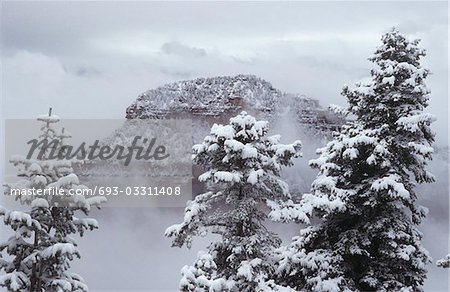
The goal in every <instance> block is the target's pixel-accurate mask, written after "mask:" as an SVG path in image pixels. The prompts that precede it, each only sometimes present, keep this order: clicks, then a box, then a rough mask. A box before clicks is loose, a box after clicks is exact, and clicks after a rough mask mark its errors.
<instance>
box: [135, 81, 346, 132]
mask: <svg viewBox="0 0 450 292" xmlns="http://www.w3.org/2000/svg"><path fill="white" fill-rule="evenodd" d="M242 110H245V111H247V112H249V113H251V114H253V115H255V116H257V117H258V118H263V119H268V120H269V121H276V120H277V119H279V118H280V117H281V116H286V115H287V116H289V117H291V119H292V121H291V122H292V123H298V124H300V125H301V126H302V127H303V128H304V129H305V130H307V131H310V132H311V133H312V134H314V135H316V134H318V135H327V134H329V133H330V132H331V131H332V130H335V129H337V128H338V127H339V125H340V124H341V123H342V119H341V118H340V117H337V116H336V115H334V114H333V113H331V112H330V111H328V110H326V109H323V108H322V107H321V106H320V105H319V102H318V101H317V100H314V99H311V98H308V97H305V96H301V95H294V94H288V93H283V92H281V91H280V90H278V89H276V88H274V87H273V86H272V85H271V84H270V83H269V82H267V81H265V80H263V79H261V78H258V77H255V76H252V75H237V76H225V77H213V78H198V79H194V80H188V81H180V82H175V83H171V84H167V85H164V86H161V87H158V88H156V89H151V90H148V91H146V92H144V93H143V94H141V95H140V96H139V97H138V98H137V100H136V101H135V102H133V104H132V105H130V106H129V107H128V108H127V110H126V118H127V119H161V118H187V119H192V120H193V122H194V123H195V124H196V126H205V127H210V125H212V124H213V123H226V122H228V119H229V118H230V117H232V116H234V115H236V114H237V113H239V112H240V111H242ZM194 140H197V139H195V138H194Z"/></svg>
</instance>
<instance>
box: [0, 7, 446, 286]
mask: <svg viewBox="0 0 450 292" xmlns="http://www.w3.org/2000/svg"><path fill="white" fill-rule="evenodd" d="M1 5H2V6H1V8H2V11H1V29H2V40H1V60H2V72H1V73H2V74H3V75H2V86H1V90H2V108H1V112H2V115H3V117H5V118H34V117H36V116H37V115H38V114H41V113H45V112H46V111H47V109H48V107H49V106H52V107H53V108H54V110H55V113H56V114H58V115H60V116H61V117H64V118H123V117H124V116H125V109H126V107H127V106H128V105H129V104H131V102H133V100H135V98H136V97H137V96H138V94H140V93H142V92H143V91H145V90H148V89H151V88H154V87H157V86H160V85H163V84H165V83H168V82H173V81H177V80H186V79H191V78H195V77H207V76H219V75H234V74H239V73H248V74H254V75H257V76H259V77H262V78H264V79H266V80H267V81H269V82H271V83H272V84H273V85H274V86H275V87H276V88H278V89H280V90H282V91H286V92H292V93H301V94H306V95H308V96H310V97H313V98H316V99H319V100H320V102H321V104H322V105H323V106H326V105H327V104H329V103H335V104H340V105H345V99H344V98H343V97H341V96H340V92H341V89H342V86H343V85H344V84H353V83H354V82H356V81H358V80H361V79H363V78H365V77H367V76H368V75H369V68H370V63H369V62H368V61H367V58H368V57H369V56H370V55H371V54H372V53H373V52H374V50H375V48H376V46H377V45H378V44H380V37H381V35H382V34H383V33H384V32H386V31H387V30H388V29H389V28H391V27H392V26H397V27H398V28H399V29H400V30H401V31H402V32H403V33H405V34H406V35H407V36H408V37H410V38H421V39H422V47H423V48H425V49H427V52H428V56H427V57H426V58H425V59H424V61H423V64H424V65H425V66H427V67H429V68H430V69H431V70H432V71H433V75H431V76H429V78H428V81H427V84H428V85H429V87H430V89H431V91H432V96H431V105H430V107H429V112H432V113H434V114H435V115H436V116H437V117H438V121H437V122H436V123H435V124H434V128H435V129H436V130H437V133H438V143H439V144H441V145H442V144H444V143H445V142H446V141H447V125H448V101H447V99H448V95H447V78H448V76H447V70H448V60H447V46H448V35H447V30H448V23H447V20H448V17H447V13H448V12H447V11H448V9H447V2H431V1H426V2H406V1H404V2H364V3H362V2H283V3H275V2H227V3H217V2H216V3H211V2H196V3H180V2H170V3H158V2H135V3H126V2H72V3H67V2H66V3H61V2H59V3H58V2H2V3H1ZM446 171H448V168H447V169H446V170H443V171H442V173H444V174H445V173H447V174H448V172H446ZM445 179H446V178H445V175H444V176H443V178H442V179H441V181H440V183H441V184H440V185H438V188H440V190H441V191H440V192H439V191H438V193H439V194H437V195H439V196H440V199H435V200H434V201H433V202H435V204H438V205H439V204H440V205H441V206H443V205H444V206H445V202H448V198H447V196H448V194H446V193H445V192H446V187H448V181H447V184H445ZM437 195H436V196H437ZM432 198H433V197H432ZM429 200H431V199H429ZM442 202H444V203H442ZM430 204H431V203H430ZM444 209H445V208H444ZM144 211H145V210H144ZM114 212H116V211H114V210H113V209H108V210H105V211H102V212H100V213H95V214H96V215H97V214H99V215H98V216H100V225H101V226H103V229H101V230H99V231H97V232H96V233H94V234H93V235H91V234H88V235H86V238H85V239H84V240H85V242H82V244H81V245H80V248H81V249H82V254H83V259H82V260H81V261H78V263H77V264H76V265H75V267H77V268H78V270H77V272H79V273H80V274H82V275H83V276H84V277H85V278H86V279H87V280H88V282H89V283H90V284H92V286H93V287H94V288H97V289H98V288H101V287H109V288H111V287H116V288H120V287H130V286H128V285H127V279H130V278H129V277H132V275H139V279H140V280H136V281H137V282H139V281H141V282H139V283H136V287H152V286H153V287H159V288H161V289H162V288H166V287H167V285H168V284H167V283H171V284H170V285H173V286H172V287H173V289H175V287H176V281H177V279H178V278H179V275H178V270H179V268H181V266H182V265H183V264H188V263H190V261H186V259H185V257H186V252H185V251H184V250H179V249H176V250H170V248H169V244H170V243H169V241H168V240H165V239H164V238H162V231H163V230H164V228H165V227H166V226H165V225H168V224H169V222H162V223H161V221H164V220H172V221H173V218H174V215H173V212H172V213H171V212H170V211H168V210H156V209H155V210H154V212H147V213H146V214H144V213H145V212H143V211H142V210H141V212H136V211H135V210H128V211H124V214H127V215H126V216H121V217H118V218H117V219H116V218H115V217H114V216H115V214H116V213H114ZM443 212H444V213H445V210H444V211H443ZM447 213H448V210H447ZM101 214H103V215H101ZM175 214H176V218H178V219H175V221H173V222H170V223H174V222H176V220H180V219H181V214H180V213H179V212H178V213H177V212H175ZM446 215H447V216H446ZM139 216H140V217H139ZM136 217H139V218H137V219H136ZM141 217H142V218H144V219H142V218H141ZM435 217H436V215H434V214H432V215H431V216H430V218H429V219H428V221H427V222H428V223H425V226H426V228H424V229H425V231H424V232H425V234H426V235H427V236H426V239H425V241H426V242H425V243H426V244H428V246H427V247H428V248H430V250H431V251H435V253H438V254H433V257H434V258H435V260H436V259H437V258H438V257H439V256H440V255H441V254H442V256H443V255H444V254H443V253H444V252H445V247H442V246H443V245H444V244H445V242H446V240H447V239H446V238H447V237H448V232H446V231H445V229H446V228H448V225H447V224H448V221H447V219H448V214H444V215H442V216H437V217H439V218H435ZM136 220H142V221H141V222H144V221H145V222H149V223H148V224H149V225H148V226H147V227H145V228H148V233H145V232H142V231H141V230H139V231H136V230H134V228H132V227H135V226H136ZM158 220H159V221H158ZM142 224H144V223H142ZM442 230H444V231H442ZM127 232H128V233H127ZM130 234H131V235H130ZM117 238H120V240H122V241H123V242H122V241H120V240H119V241H117ZM136 238H137V240H136ZM152 240H154V241H152ZM149 245H151V246H154V247H155V248H154V249H152V250H149ZM125 246H126V247H129V248H130V250H131V252H124V247H125ZM103 248H105V249H106V250H108V249H110V250H111V251H109V250H108V252H106V251H104V252H102V251H101V250H103ZM195 252H196V251H195ZM195 252H191V253H189V256H191V257H193V255H194V254H195ZM111 253H114V257H112V256H111ZM99 258H100V259H101V260H99ZM118 261H123V262H125V263H128V264H129V266H130V267H132V266H133V265H134V264H135V263H136V262H139V261H146V266H145V267H147V268H149V269H150V270H141V271H134V270H133V269H127V268H126V267H127V266H125V268H124V266H123V265H120V266H121V267H122V270H120V272H117V273H114V271H113V269H114V268H119V264H118ZM167 262H170V263H171V264H172V265H165V263H167ZM99 263H103V269H99V270H96V269H95V268H96V267H97V265H98V267H99V266H100V264H99ZM80 269H81V270H80ZM83 270H84V271H83ZM431 270H432V272H431V273H430V275H429V277H430V280H429V281H427V284H426V285H427V286H426V287H427V288H428V289H429V290H428V291H433V290H434V291H438V290H439V291H443V290H440V289H443V287H445V286H446V283H443V282H442V278H444V277H445V275H446V274H445V272H443V271H442V270H440V269H437V268H434V267H431ZM85 271H89V272H92V274H93V275H95V276H90V275H89V274H88V275H85ZM86 273H87V272H86ZM124 275H125V276H124ZM155 275H156V276H155ZM165 277H166V278H165ZM124 278H125V279H124ZM149 281H154V282H151V283H149ZM108 283H109V284H108ZM105 285H106V286H105ZM107 285H110V286H107ZM121 285H122V286H121ZM131 286H133V285H131ZM109 288H108V289H109ZM109 291H111V290H109Z"/></svg>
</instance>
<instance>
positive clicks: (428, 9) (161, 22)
mask: <svg viewBox="0 0 450 292" xmlns="http://www.w3.org/2000/svg"><path fill="white" fill-rule="evenodd" d="M1 16H2V17H1V18H2V22H1V24H2V42H1V45H2V63H3V83H2V95H3V102H4V108H3V114H4V115H5V117H6V118H17V117H34V116H36V114H39V113H42V112H46V110H47V108H48V106H53V107H54V108H55V112H56V113H58V114H59V115H60V116H62V117H66V118H85V117H89V118H93V117H97V118H116V117H124V113H125V108H126V107H127V106H128V105H129V104H130V103H131V102H132V101H133V100H134V99H135V98H136V97H137V95H138V94H139V93H141V92H143V91H145V90H147V89H151V88H154V87H156V86H159V85H163V84H165V83H168V82H172V81H176V80H184V79H190V78H195V77H201V76H217V75H233V74H238V73H249V74H255V75H257V76H260V77H262V78H264V79H266V80H267V81H269V82H271V83H272V84H273V85H274V86H275V87H277V88H279V89H281V90H283V91H288V92H293V93H302V94H306V95H309V96H311V97H314V98H317V99H319V100H320V101H321V102H322V104H323V105H324V106H326V105H327V104H328V103H336V104H341V105H344V104H345V100H344V99H343V98H342V97H341V96H340V91H341V88H342V86H343V85H344V84H353V83H354V82H355V81H358V80H360V79H362V78H364V77H366V76H367V75H368V74H369V66H370V64H369V62H368V61H367V58H368V57H369V56H370V55H371V54H372V52H373V51H374V49H375V47H376V46H377V45H378V44H379V40H380V37H381V34H382V33H383V32H385V31H387V30H388V29H389V28H390V27H392V26H397V27H398V28H399V29H400V30H401V31H402V32H404V33H405V34H407V35H408V36H409V37H411V38H415V37H418V38H421V39H422V40H423V41H422V46H423V47H424V48H426V49H427V51H428V56H427V57H426V59H425V60H424V64H425V65H427V66H428V67H430V68H431V69H432V71H433V72H434V75H432V76H430V77H429V79H428V84H429V87H430V88H431V90H432V93H433V95H432V102H431V107H430V108H429V111H431V112H433V113H435V114H436V115H437V116H438V118H439V120H438V122H437V123H436V124H435V128H436V129H437V130H438V132H439V134H440V136H441V135H443V134H442V133H446V130H445V126H446V125H447V65H448V62H447V40H448V38H447V3H446V2H430V1H427V2H395V3H389V2H283V3H275V2H264V3H263V2H227V3H224V2H222V3H220V2H219V3H217V2H216V3H207V2H196V3H180V2H171V3H158V2H135V3H125V2H72V3H56V2H20V3H13V2H3V3H2V15H1ZM444 105H445V106H444ZM439 140H443V139H441V137H439Z"/></svg>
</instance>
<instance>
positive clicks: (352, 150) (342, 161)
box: [278, 29, 434, 291]
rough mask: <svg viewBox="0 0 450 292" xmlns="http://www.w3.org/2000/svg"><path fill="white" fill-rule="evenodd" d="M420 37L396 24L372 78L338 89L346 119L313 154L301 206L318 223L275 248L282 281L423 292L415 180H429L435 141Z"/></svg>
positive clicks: (302, 286) (319, 287)
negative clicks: (402, 31)
mask: <svg viewBox="0 0 450 292" xmlns="http://www.w3.org/2000/svg"><path fill="white" fill-rule="evenodd" d="M418 43H419V41H418V40H415V41H409V40H407V39H406V38H405V37H404V36H403V35H402V34H400V33H399V32H398V31H397V30H396V29H392V30H391V31H389V32H388V33H386V34H385V35H383V37H382V45H381V46H380V47H378V48H377V50H376V51H375V54H374V56H373V57H372V58H370V60H371V61H372V62H373V63H374V65H375V66H374V68H373V69H372V70H371V76H372V79H371V81H370V82H368V83H365V84H362V83H359V84H357V85H356V87H355V88H352V89H350V88H349V87H344V90H343V95H344V96H346V97H347V99H348V102H349V105H350V106H349V108H348V112H349V113H350V115H353V118H354V120H353V122H349V123H348V124H347V125H345V126H344V127H343V128H342V130H341V131H340V133H337V134H336V136H335V138H334V140H333V141H331V142H329V143H328V144H327V145H326V147H324V148H322V149H320V150H319V154H320V156H319V158H317V159H315V160H312V161H310V165H311V166H312V167H314V168H317V169H319V174H318V176H317V178H316V179H315V181H314V182H313V183H312V187H311V194H305V195H304V196H303V198H302V205H303V209H304V210H305V211H307V213H309V211H311V212H310V214H311V213H312V214H313V215H315V216H316V217H318V218H320V219H321V221H320V222H319V223H318V224H317V225H315V226H310V227H307V228H305V229H304V230H302V231H301V232H300V235H299V236H297V237H295V238H294V239H293V241H292V243H290V245H289V246H287V247H285V248H281V249H280V251H279V255H280V260H279V266H278V272H279V273H280V275H281V278H282V283H284V284H285V285H290V286H291V287H293V288H295V289H298V290H307V291H420V290H421V286H422V284H423V282H424V280H425V278H426V269H425V265H426V264H427V263H428V262H429V261H430V258H429V256H428V253H427V251H426V250H425V249H424V248H423V247H422V246H421V242H420V241H421V238H422V234H421V233H420V231H419V230H418V229H417V225H418V224H419V223H420V222H421V219H422V218H423V217H424V216H425V215H426V213H427V210H426V208H424V207H422V206H419V205H418V204H417V202H416V199H417V195H416V193H415V191H414V187H415V183H424V182H433V181H434V178H433V176H432V175H431V174H430V173H429V172H427V170H426V169H425V166H426V164H427V160H429V159H431V156H432V152H433V148H432V147H431V144H432V142H433V140H434V134H433V131H432V130H431V129H430V124H431V123H432V122H433V120H434V117H433V116H432V115H430V114H427V113H424V112H423V110H424V108H426V107H427V103H428V98H429V97H428V94H429V90H428V89H427V87H426V86H425V84H424V79H425V78H426V77H427V75H428V74H429V71H428V70H427V69H424V68H422V67H421V65H420V59H421V57H423V56H424V55H425V52H424V50H422V49H420V48H419V47H418Z"/></svg>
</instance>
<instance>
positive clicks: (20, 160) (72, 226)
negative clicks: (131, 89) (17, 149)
mask: <svg viewBox="0 0 450 292" xmlns="http://www.w3.org/2000/svg"><path fill="white" fill-rule="evenodd" d="M38 120H39V121H40V122H42V127H41V135H40V137H39V139H40V140H39V141H42V140H46V141H47V142H48V144H47V146H45V144H41V146H40V148H39V149H38V152H40V151H41V150H42V153H44V155H43V156H42V157H40V159H34V158H30V159H28V158H25V157H22V156H15V157H13V158H12V159H11V162H12V163H13V164H14V165H15V166H16V167H17V168H18V173H17V176H18V177H20V178H21V179H20V180H18V181H17V182H15V183H9V184H6V185H5V186H6V190H5V192H6V194H7V195H9V194H10V192H11V190H14V189H15V190H23V191H21V192H20V194H17V195H15V198H16V199H17V200H18V201H19V202H20V203H21V204H23V205H25V207H24V208H29V211H10V210H6V209H5V208H1V207H0V216H3V222H4V223H5V225H6V226H9V227H10V228H11V229H12V230H13V231H14V235H13V236H11V237H10V238H9V239H7V240H6V241H5V242H0V272H2V273H1V274H0V287H5V288H6V289H7V290H8V291H32V292H38V291H39V292H40V291H87V290H88V288H87V286H86V284H85V283H84V280H83V278H81V277H80V276H79V275H77V274H74V273H71V272H70V271H69V268H70V261H71V260H72V259H73V258H74V257H80V253H79V251H78V249H77V247H76V246H77V244H76V242H75V240H74V239H73V238H71V236H70V235H71V234H80V235H83V234H84V232H85V231H86V230H93V229H95V228H98V224H97V221H96V220H95V219H91V218H77V217H76V216H75V213H76V212H77V211H80V212H81V213H84V214H85V215H87V214H88V213H89V210H90V208H91V206H97V207H99V206H100V204H101V203H102V202H103V201H104V200H105V198H104V197H90V198H84V197H83V196H77V195H74V196H71V195H64V196H60V195H55V194H54V193H52V192H51V190H52V189H53V190H54V189H55V188H59V189H61V190H64V191H65V192H66V194H67V192H68V190H69V189H73V190H74V189H85V188H87V187H86V186H84V185H82V184H80V182H79V180H78V177H77V176H76V175H75V174H74V173H73V168H72V166H73V164H74V163H77V161H76V160H50V159H49V155H50V153H51V152H52V151H56V153H57V152H58V151H59V150H60V149H61V147H63V146H64V145H65V143H64V139H65V138H68V137H70V136H69V135H68V134H67V133H64V131H62V132H60V131H59V130H58V129H57V128H56V127H55V124H56V123H58V122H59V118H58V117H57V116H55V115H52V114H51V111H50V112H49V115H48V116H45V115H44V116H40V117H39V118H38ZM52 141H54V143H51V142H52ZM32 189H34V190H35V191H37V190H40V191H42V195H39V196H33V195H29V193H28V191H31V190H32ZM44 194H45V195H44Z"/></svg>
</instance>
